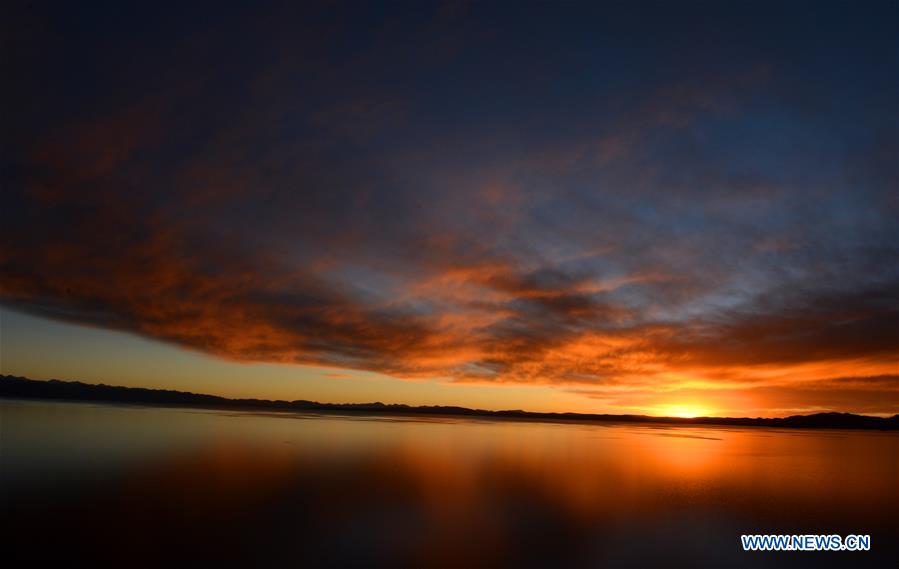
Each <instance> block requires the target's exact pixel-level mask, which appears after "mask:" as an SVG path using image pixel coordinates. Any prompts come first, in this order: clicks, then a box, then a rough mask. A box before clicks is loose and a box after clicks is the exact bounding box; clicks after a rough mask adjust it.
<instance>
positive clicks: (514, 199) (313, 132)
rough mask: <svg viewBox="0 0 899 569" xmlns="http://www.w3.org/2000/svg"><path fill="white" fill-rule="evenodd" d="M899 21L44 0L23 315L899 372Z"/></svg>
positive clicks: (632, 373)
mask: <svg viewBox="0 0 899 569" xmlns="http://www.w3.org/2000/svg"><path fill="white" fill-rule="evenodd" d="M813 8H814V9H813ZM895 12H896V8H895V6H894V5H891V4H889V3H882V4H878V3H866V4H865V5H863V6H849V5H847V4H835V5H822V4H817V3H816V4H808V5H805V4H801V3H791V4H790V5H789V6H781V5H778V4H770V5H758V6H753V7H751V9H750V7H749V6H748V5H747V6H730V5H724V4H720V3H715V4H705V3H688V4H686V5H681V6H679V7H677V8H676V9H674V8H673V7H671V6H668V5H667V4H655V3H647V4H640V5H635V6H633V7H632V6H624V5H622V4H619V3H614V4H609V5H602V4H596V5H592V6H588V5H577V4H566V5H559V6H556V7H550V6H546V5H542V4H524V5H519V4H516V8H515V10H509V9H508V7H503V6H502V5H500V4H495V3H491V4H483V5H477V4H475V5H467V4H461V5H442V4H428V3H414V4H408V5H402V4H393V3H390V4H385V5H381V6H376V5H372V4H367V3H366V4H348V5H342V6H341V5H334V4H325V5H313V4H309V5H305V6H303V7H300V8H291V7H284V6H278V7H266V8H264V9H257V8H254V9H252V10H250V7H249V6H245V7H243V8H240V9H238V8H229V9H224V8H222V7H219V6H217V5H210V6H206V7H199V6H195V7H191V8H187V9H184V10H181V9H180V8H179V10H178V11H169V10H168V9H166V8H165V7H162V6H157V5H155V4H152V5H151V4H148V5H145V6H137V7H135V6H131V7H124V6H114V7H107V8H101V7H99V6H83V7H82V6H79V7H77V8H76V7H74V6H70V7H61V8H59V9H55V10H43V9H42V8H41V7H34V6H27V7H26V8H24V9H22V10H19V11H17V12H16V14H15V15H16V19H17V21H20V22H22V23H23V29H20V30H18V31H16V32H15V33H10V34H8V35H7V34H4V35H5V36H6V37H7V38H9V42H10V43H11V44H12V47H13V48H14V49H13V51H12V52H11V53H12V55H11V56H10V57H9V59H8V61H5V62H4V66H5V69H6V71H7V76H8V77H9V78H11V79H12V81H11V88H10V89H9V90H8V91H7V92H6V93H5V94H4V103H5V105H4V106H5V107H6V108H8V109H14V112H13V113H12V117H11V120H10V123H9V125H8V127H6V128H5V129H4V130H5V135H4V141H3V148H4V158H3V162H2V180H3V185H4V207H3V243H2V247H0V266H2V272H3V301H4V302H5V303H6V304H8V305H11V306H15V307H18V308H21V309H24V310H27V311H30V312H32V313H36V314H39V315H42V316H46V317H50V318H57V319H63V320H68V321H74V322H79V323H85V324H90V325H95V326H104V327H111V328H116V329H122V330H127V331H131V332H136V333H139V334H143V335H146V336H149V337H153V338H158V339H162V340H165V341H170V342H174V343H176V344H178V345H182V346H185V347H189V348H193V349H198V350H202V351H205V352H210V353H213V354H216V355H219V356H222V357H226V358H231V359H236V360H262V361H279V362H292V363H316V364H329V365H336V366H342V367H349V368H358V369H367V370H375V371H381V372H385V373H390V374H393V375H397V376H404V377H420V376H447V377H452V378H456V379H459V380H477V381H526V382H541V383H565V382H579V383H594V384H596V385H612V386H621V385H625V384H626V383H627V381H634V382H636V383H635V384H640V381H638V380H635V379H634V378H636V377H642V378H653V377H656V376H658V377H662V376H663V375H664V374H665V373H668V372H671V373H676V372H681V371H683V370H687V371H689V372H691V373H698V374H700V375H701V376H702V377H704V378H705V379H708V380H710V381H711V380H714V379H715V378H719V379H720V380H722V381H725V380H727V379H728V378H729V377H731V378H732V377H736V376H740V377H742V378H743V379H746V380H747V381H749V380H752V378H755V377H757V376H755V375H753V374H752V373H749V372H739V373H738V372H735V371H733V370H731V372H730V375H728V373H727V372H725V370H724V368H725V367H727V366H732V367H733V366H736V367H740V368H762V367H766V366H776V365H781V366H794V367H795V366H803V365H818V364H823V363H826V362H837V363H836V364H834V365H838V366H840V370H841V371H839V372H836V371H835V372H834V375H829V376H820V377H824V378H825V379H826V378H827V377H837V375H839V374H843V375H845V376H851V375H852V374H853V373H855V372H853V371H852V370H851V369H850V367H851V365H850V362H862V363H863V364H864V366H867V367H864V372H865V373H864V374H862V375H865V374H867V375H872V376H875V375H876V376H880V377H893V376H891V375H890V374H889V372H890V369H891V368H890V366H895V365H896V351H897V331H899V330H897V328H899V322H897V305H896V291H897V283H899V270H897V266H899V264H897V263H896V261H897V257H899V254H897V250H899V239H897V237H899V235H897V229H896V228H897V224H896V215H897V201H896V187H897V173H896V168H895V156H896V153H897V141H896V130H895V128H894V127H895V120H896V117H897V112H896V103H895V97H894V95H895V93H896V87H897V77H896V72H895V70H896V52H895V45H894V38H895V32H896V18H895V16H896V14H895ZM6 25H7V26H9V25H10V24H9V22H7V24H6ZM892 369H893V370H894V369H895V368H892ZM647 381H649V380H647ZM659 381H662V380H659ZM666 381H667V380H666Z"/></svg>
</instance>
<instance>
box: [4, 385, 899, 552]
mask: <svg viewBox="0 0 899 569" xmlns="http://www.w3.org/2000/svg"><path fill="white" fill-rule="evenodd" d="M0 500H2V502H0V504H2V514H3V515H2V520H3V522H2V523H3V534H2V535H3V539H2V543H3V546H2V553H0V556H2V557H0V562H4V565H6V563H5V562H6V561H10V560H16V561H19V562H20V564H24V563H21V562H23V561H27V562H34V561H36V560H39V559H42V558H57V559H59V558H67V557H68V558H71V557H74V556H81V557H83V558H84V559H86V560H90V561H92V562H93V563H95V564H96V563H99V564H110V563H112V564H115V565H117V566H121V567H130V566H139V565H179V566H180V565H182V564H185V563H188V562H191V561H201V562H203V564H204V565H211V564H217V565H232V564H241V565H244V566H260V565H262V566H265V565H288V566H315V565H331V566H336V567H346V566H373V565H374V566H413V567H460V568H467V567H478V566H514V567H532V566H533V567H567V566H576V567H618V566H633V567H670V566H695V565H707V566H716V567H766V566H770V567H780V566H790V567H791V566H802V567H821V566H842V567H850V566H851V567H868V566H871V567H897V560H899V543H897V542H899V539H897V537H899V519H897V513H896V512H897V511H899V435H896V434H889V433H879V432H849V431H786V430H782V431H781V430H768V429H758V428H706V427H702V428H700V427H649V426H633V425H623V424H622V425H610V426H595V425H570V424H566V425H558V424H544V423H526V422H488V421H477V420H470V419H446V420H444V419H425V420H421V419H411V418H384V417H358V416H356V417H338V416H334V415H294V414H272V413H233V412H223V411H205V410H185V409H158V408H140V407H114V406H105V405H91V404H70V403H38V402H24V401H4V400H0ZM741 533H791V534H792V533H826V534H834V533H835V534H841V535H844V534H848V533H857V534H871V536H872V551H870V552H836V553H820V552H794V553H770V552H765V553H761V552H743V551H742V548H741V547H740V541H739V539H740V534H741ZM6 566H12V565H6Z"/></svg>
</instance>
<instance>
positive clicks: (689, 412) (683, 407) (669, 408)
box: [653, 403, 714, 419]
mask: <svg viewBox="0 0 899 569" xmlns="http://www.w3.org/2000/svg"><path fill="white" fill-rule="evenodd" d="M653 414H654V415H657V416H661V417H678V418H681V419H693V418H695V417H709V416H712V415H713V414H714V413H713V411H712V410H711V409H710V408H708V407H705V406H703V405H698V404H692V403H684V404H679V403H678V404H670V405H660V406H658V407H656V408H655V412H654V413H653Z"/></svg>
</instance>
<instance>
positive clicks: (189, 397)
mask: <svg viewBox="0 0 899 569" xmlns="http://www.w3.org/2000/svg"><path fill="white" fill-rule="evenodd" d="M0 397H3V398H11V399H42V400H61V401H93V402H100V403H114V404H132V405H152V406H163V407H200V408H210V409H231V410H257V411H258V410H267V411H285V412H289V411H294V412H310V411H311V412H322V413H353V414H356V413H358V414H370V415H375V414H378V415H432V416H466V417H483V418H489V419H510V420H534V421H546V422H580V423H594V422H627V423H657V424H673V425H732V426H757V427H782V428H833V429H876V430H899V415H893V416H892V417H873V416H869V415H857V414H854V413H837V412H826V413H814V414H810V415H792V416H789V417H782V418H763V417H755V418H753V417H693V418H682V417H654V416H649V415H611V414H593V413H542V412H533V411H522V410H520V409H510V410H503V411H490V410H485V409H469V408H467V407H456V406H443V405H423V406H410V405H404V404H396V403H393V404H385V403H382V402H380V401H377V402H373V403H319V402H316V401H307V400H303V399H298V400H295V401H283V400H269V399H229V398H226V397H219V396H216V395H207V394H201V393H191V392H186V391H174V390H168V389H147V388H142V387H121V386H112V385H104V384H99V385H97V384H89V383H82V382H80V381H60V380H57V379H51V380H46V381H44V380H33V379H29V378H26V377H18V376H12V375H0Z"/></svg>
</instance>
